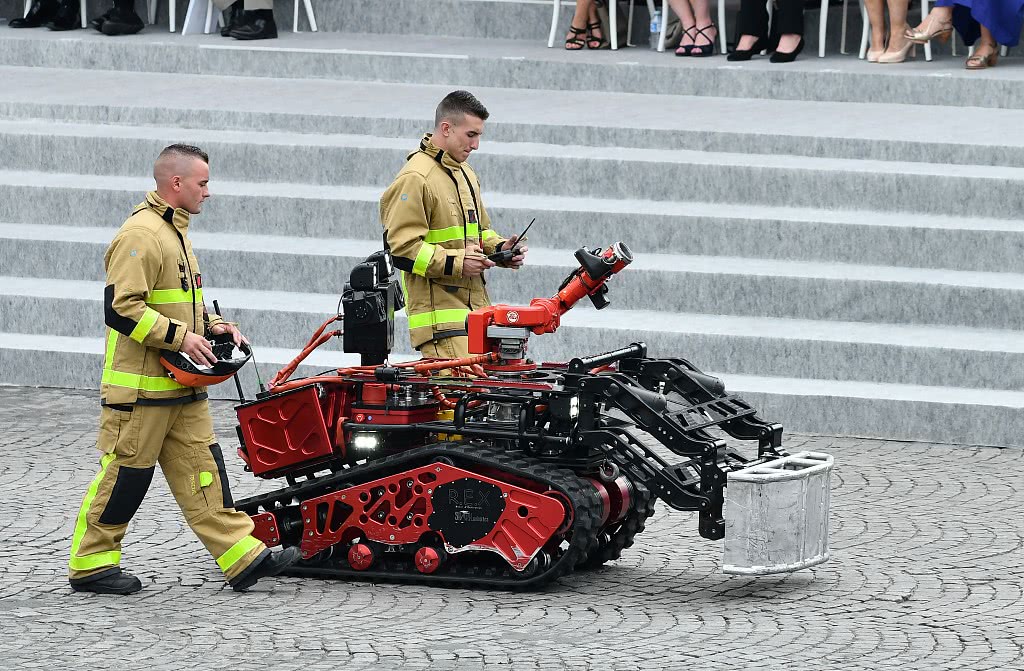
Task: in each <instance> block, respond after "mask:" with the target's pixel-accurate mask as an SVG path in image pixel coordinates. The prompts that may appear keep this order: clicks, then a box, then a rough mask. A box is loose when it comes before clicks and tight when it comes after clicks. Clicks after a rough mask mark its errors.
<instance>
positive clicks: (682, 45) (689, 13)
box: [662, 0, 697, 53]
mask: <svg viewBox="0 0 1024 671" xmlns="http://www.w3.org/2000/svg"><path fill="white" fill-rule="evenodd" d="M668 4H669V6H670V7H671V8H672V11H673V12H675V13H676V16H678V17H679V23H680V25H681V26H682V27H683V39H682V40H680V42H679V51H680V52H684V53H685V52H686V51H687V49H686V47H692V46H693V37H694V32H695V31H694V28H695V27H696V25H697V20H696V19H695V18H694V16H693V9H692V8H691V7H690V2H689V0H668ZM662 20H663V21H664V20H665V19H664V17H662Z"/></svg>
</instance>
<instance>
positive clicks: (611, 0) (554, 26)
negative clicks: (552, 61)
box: [295, 0, 664, 50]
mask: <svg viewBox="0 0 1024 671" xmlns="http://www.w3.org/2000/svg"><path fill="white" fill-rule="evenodd" d="M618 1H619V0H608V21H609V22H610V23H611V25H610V26H609V27H608V31H609V32H610V33H611V35H609V36H608V38H609V40H610V41H611V45H612V49H613V50H618V48H619V25H618V23H619V8H618V6H617V3H618ZM647 1H648V6H651V5H653V4H654V3H653V0H647ZM306 2H307V3H308V2H309V0H306ZM298 11H299V10H298V9H296V10H295V12H296V16H298ZM561 11H562V0H554V2H553V4H552V7H551V30H550V31H548V49H550V48H551V47H553V46H555V36H556V35H557V34H558V19H559V18H560V17H559V14H560V12H561ZM663 28H664V26H663ZM632 34H633V0H629V18H628V19H627V24H626V46H627V47H631V46H633V43H632V42H631V41H630V37H631V36H632Z"/></svg>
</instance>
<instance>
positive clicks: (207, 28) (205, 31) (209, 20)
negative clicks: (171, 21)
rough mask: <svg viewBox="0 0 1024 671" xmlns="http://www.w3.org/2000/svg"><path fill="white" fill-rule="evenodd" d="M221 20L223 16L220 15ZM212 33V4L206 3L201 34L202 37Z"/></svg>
mask: <svg viewBox="0 0 1024 671" xmlns="http://www.w3.org/2000/svg"><path fill="white" fill-rule="evenodd" d="M172 1H173V0H172ZM223 18H224V15H223V14H221V19H223ZM218 23H219V22H218ZM182 32H185V30H184V28H183V29H182ZM212 32H213V3H212V2H209V1H207V3H206V23H204V24H203V34H204V35H209V34H210V33H212Z"/></svg>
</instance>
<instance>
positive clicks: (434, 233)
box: [423, 223, 480, 242]
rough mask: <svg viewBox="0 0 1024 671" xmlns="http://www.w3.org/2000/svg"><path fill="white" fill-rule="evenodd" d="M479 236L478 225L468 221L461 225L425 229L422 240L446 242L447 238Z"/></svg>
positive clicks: (457, 238) (459, 238)
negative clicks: (425, 232) (424, 235)
mask: <svg viewBox="0 0 1024 671" xmlns="http://www.w3.org/2000/svg"><path fill="white" fill-rule="evenodd" d="M464 237H465V238H479V237H480V226H479V225H478V224H473V223H469V224H466V225H465V227H463V226H449V227H448V228H436V229H432V230H429V231H427V235H426V237H424V238H423V239H424V241H426V242H448V241H449V240H462V239H463V238H464Z"/></svg>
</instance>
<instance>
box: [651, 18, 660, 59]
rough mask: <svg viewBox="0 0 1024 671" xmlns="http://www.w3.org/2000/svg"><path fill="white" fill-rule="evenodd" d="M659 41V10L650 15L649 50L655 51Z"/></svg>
mask: <svg viewBox="0 0 1024 671" xmlns="http://www.w3.org/2000/svg"><path fill="white" fill-rule="evenodd" d="M660 40H661V10H660V9H656V10H654V14H652V15H651V49H655V50H657V48H658V42H659V41H660Z"/></svg>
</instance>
